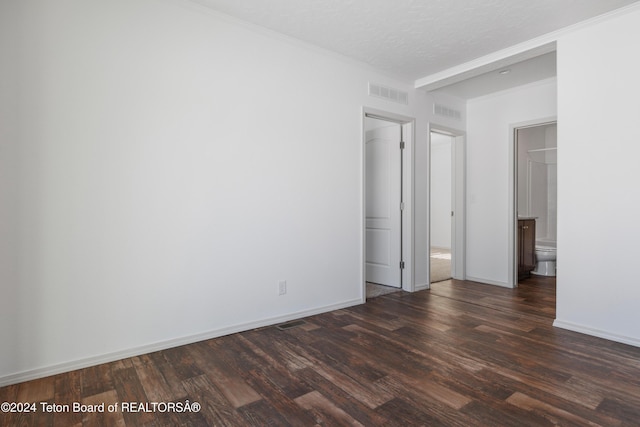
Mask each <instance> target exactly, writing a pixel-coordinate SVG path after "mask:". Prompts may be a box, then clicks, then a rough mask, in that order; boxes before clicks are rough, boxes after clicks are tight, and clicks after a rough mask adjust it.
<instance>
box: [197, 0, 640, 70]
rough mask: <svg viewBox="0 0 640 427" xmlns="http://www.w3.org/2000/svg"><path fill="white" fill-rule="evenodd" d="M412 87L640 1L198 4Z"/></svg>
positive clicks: (216, 0) (264, 0)
mask: <svg viewBox="0 0 640 427" xmlns="http://www.w3.org/2000/svg"><path fill="white" fill-rule="evenodd" d="M192 1H194V2H196V3H199V4H202V5H205V6H207V7H210V8H212V9H215V10H218V11H220V12H223V13H225V14H228V15H231V16H233V17H236V18H239V19H241V20H244V21H248V22H251V23H253V24H257V25H260V26H263V27H267V28H269V29H272V30H275V31H277V32H280V33H283V34H286V35H289V36H292V37H294V38H297V39H300V40H303V41H306V42H309V43H311V44H314V45H317V46H320V47H323V48H325V49H328V50H331V51H334V52H337V53H340V54H342V55H345V56H347V57H350V58H353V59H356V60H359V61H362V62H365V63H367V64H369V65H371V66H373V67H375V68H377V69H379V70H381V71H383V72H386V73H389V74H392V75H395V76H397V77H400V78H403V79H405V80H408V81H412V82H413V81H415V80H416V79H419V78H422V77H425V76H429V75H431V74H433V73H436V72H439V71H442V70H445V69H448V68H450V67H453V66H455V65H459V64H462V63H465V62H468V61H470V60H473V59H476V58H479V57H481V56H484V55H487V54H489V53H492V52H495V51H498V50H501V49H504V48H507V47H510V46H513V45H515V44H518V43H521V42H525V41H527V40H530V39H532V38H535V37H538V36H541V35H544V34H547V33H550V32H552V31H555V30H558V29H560V28H563V27H566V26H569V25H572V24H575V23H577V22H580V21H584V20H586V19H589V18H591V17H594V16H597V15H600V14H603V13H606V12H608V11H611V10H614V9H617V8H620V7H623V6H626V5H629V4H631V3H635V2H637V1H640V0H482V1H479V0H192Z"/></svg>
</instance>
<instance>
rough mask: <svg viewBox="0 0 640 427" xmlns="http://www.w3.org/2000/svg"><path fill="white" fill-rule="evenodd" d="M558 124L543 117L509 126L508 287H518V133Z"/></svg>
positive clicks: (554, 119) (549, 118) (552, 117)
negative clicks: (523, 130)
mask: <svg viewBox="0 0 640 427" xmlns="http://www.w3.org/2000/svg"><path fill="white" fill-rule="evenodd" d="M552 123H555V124H558V116H550V117H543V118H540V119H534V120H527V121H524V122H519V123H513V124H511V125H509V159H511V165H510V167H509V213H508V218H509V221H508V226H509V252H508V253H509V261H508V262H509V268H508V276H507V277H508V278H509V283H508V286H510V287H512V288H517V287H518V255H517V252H518V251H517V248H518V138H517V132H518V130H520V129H526V128H531V127H537V126H544V125H549V124H552Z"/></svg>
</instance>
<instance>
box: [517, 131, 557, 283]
mask: <svg viewBox="0 0 640 427" xmlns="http://www.w3.org/2000/svg"><path fill="white" fill-rule="evenodd" d="M513 138H514V157H513V162H514V168H513V169H514V190H515V192H514V193H515V194H514V205H515V206H514V210H515V215H514V223H515V225H514V242H513V247H514V265H513V270H514V278H513V280H514V286H516V285H517V283H518V282H520V281H522V280H525V279H528V278H530V277H533V276H537V277H539V278H540V279H548V280H553V281H554V283H555V276H556V265H557V255H556V254H557V245H556V241H557V226H556V217H557V171H558V162H557V158H558V157H557V124H556V122H555V120H552V121H542V122H538V123H532V124H526V125H520V126H517V127H514V131H513Z"/></svg>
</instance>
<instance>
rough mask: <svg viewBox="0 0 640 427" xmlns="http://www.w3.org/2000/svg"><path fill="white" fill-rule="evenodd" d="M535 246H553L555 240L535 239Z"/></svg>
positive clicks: (554, 245)
mask: <svg viewBox="0 0 640 427" xmlns="http://www.w3.org/2000/svg"><path fill="white" fill-rule="evenodd" d="M536 246H546V247H548V248H555V247H557V246H556V241H555V240H551V239H536Z"/></svg>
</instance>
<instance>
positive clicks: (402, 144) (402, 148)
mask: <svg viewBox="0 0 640 427" xmlns="http://www.w3.org/2000/svg"><path fill="white" fill-rule="evenodd" d="M400 149H401V150H404V141H400Z"/></svg>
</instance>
